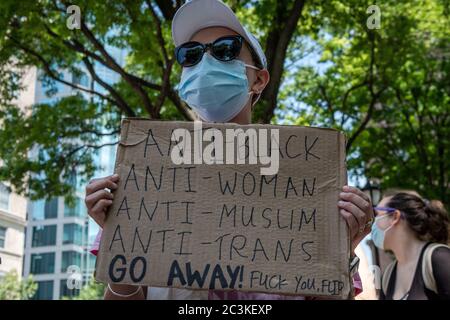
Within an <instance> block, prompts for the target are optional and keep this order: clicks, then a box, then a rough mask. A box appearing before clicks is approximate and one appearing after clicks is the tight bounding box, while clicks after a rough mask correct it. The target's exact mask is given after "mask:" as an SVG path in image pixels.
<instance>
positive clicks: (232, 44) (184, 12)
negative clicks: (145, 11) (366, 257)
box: [85, 0, 373, 299]
mask: <svg viewBox="0 0 450 320" xmlns="http://www.w3.org/2000/svg"><path fill="white" fill-rule="evenodd" d="M172 37H173V40H174V42H175V46H176V51H175V54H176V58H177V62H178V63H179V64H180V65H181V66H182V68H183V69H182V74H181V81H180V83H179V85H178V93H179V95H180V97H181V99H183V100H184V101H185V102H186V103H187V104H188V105H189V106H190V107H191V108H192V110H193V111H195V112H196V113H197V115H198V116H199V118H200V119H201V120H203V121H207V122H234V123H238V124H249V123H251V112H252V108H253V106H254V105H255V104H256V102H257V101H258V99H259V97H260V95H261V92H262V91H263V89H264V88H265V87H266V85H267V84H268V82H269V72H268V71H267V61H266V57H265V55H264V51H263V50H262V48H261V46H260V44H259V42H258V41H257V40H256V38H255V37H254V36H253V35H252V34H251V33H250V32H249V31H248V30H247V29H246V28H244V27H243V26H242V25H241V23H240V22H239V20H238V19H237V17H236V16H235V14H234V13H233V11H232V10H231V9H230V8H229V7H228V6H226V5H225V4H224V3H222V2H221V1H218V0H194V1H190V2H187V3H186V4H184V5H183V6H182V7H180V9H178V11H177V12H176V14H175V16H174V18H173V21H172ZM117 181H118V176H117V175H113V176H110V177H105V178H101V179H94V180H92V181H91V182H90V183H89V184H88V186H87V188H86V198H85V202H86V206H87V208H88V213H89V215H90V216H91V217H92V218H93V219H94V220H95V221H96V222H97V223H98V224H99V225H100V227H102V226H103V222H104V219H105V212H106V209H107V208H108V207H109V206H110V205H111V204H112V199H113V195H112V193H110V192H109V191H107V190H105V189H106V188H108V189H109V190H114V189H116V188H117V184H116V183H117ZM336 206H337V208H338V207H339V208H340V213H341V215H342V217H343V219H345V221H346V222H347V224H348V226H349V234H350V237H351V239H352V250H354V249H355V247H356V246H357V245H358V243H359V242H360V241H361V240H362V239H363V238H364V237H365V236H366V235H367V234H368V233H369V232H370V227H371V224H372V221H373V210H372V206H371V204H370V199H369V198H368V197H367V196H366V195H365V194H364V193H363V192H362V191H361V190H359V189H357V188H353V187H348V186H345V187H344V188H343V190H342V193H341V196H340V201H339V203H337V204H336ZM99 237H100V235H99V236H98V237H97V238H98V239H99ZM94 252H95V250H94ZM354 261H357V257H356V256H354V257H353V262H354ZM352 265H357V264H355V263H353V264H352ZM354 279H355V281H354V285H355V288H356V293H357V292H358V290H360V289H361V282H360V281H359V278H358V276H357V275H356V277H355V278H354ZM285 297H287V296H276V295H269V294H245V293H241V292H232V293H229V292H228V293H225V292H219V291H214V292H209V294H208V292H207V291H199V290H185V289H175V288H143V287H137V288H136V287H135V286H130V285H117V284H110V285H109V286H108V290H107V291H106V293H105V299H145V298H149V299H196V298H197V299H208V298H209V299H214V298H219V299H283V298H285ZM291 298H292V297H291ZM294 298H296V299H303V297H299V296H297V297H294Z"/></svg>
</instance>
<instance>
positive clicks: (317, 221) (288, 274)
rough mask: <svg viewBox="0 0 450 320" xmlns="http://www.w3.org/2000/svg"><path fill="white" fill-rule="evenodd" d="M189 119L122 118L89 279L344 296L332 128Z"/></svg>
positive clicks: (345, 247)
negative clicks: (110, 194) (113, 181)
mask: <svg viewBox="0 0 450 320" xmlns="http://www.w3.org/2000/svg"><path fill="white" fill-rule="evenodd" d="M200 125H201V126H202V128H201V129H202V131H199V130H198V126H199V123H193V122H168V121H151V120H147V119H125V120H124V121H123V122H122V130H121V141H120V144H119V146H118V150H117V159H116V166H115V172H116V173H118V174H119V175H120V181H119V183H118V189H117V190H116V191H115V192H114V201H113V204H112V205H111V207H110V209H109V210H108V214H107V220H106V223H105V226H104V230H103V235H102V239H101V245H100V251H99V254H98V257H97V265H96V278H97V280H99V281H102V282H109V283H121V284H141V285H148V286H155V287H176V288H187V289H215V290H242V291H248V292H267V293H276V294H288V295H293V294H294V295H306V296H335V297H337V298H347V297H348V296H349V294H350V292H351V289H352V288H351V281H350V275H349V259H350V240H349V238H348V234H347V226H346V223H345V221H344V220H343V218H342V217H341V216H340V214H339V210H338V207H337V202H338V197H339V192H340V190H341V188H342V186H343V185H345V184H346V182H347V181H346V179H347V178H346V177H347V173H346V163H345V137H344V135H343V134H342V133H340V132H338V131H335V130H331V129H319V128H310V127H298V126H274V125H257V124H255V125H246V126H242V125H237V124H211V123H203V124H200ZM239 129H241V130H239ZM233 132H234V134H235V136H234V137H236V139H232V138H233V136H231V138H230V136H229V134H233ZM236 132H238V133H239V132H240V133H241V134H242V133H244V137H245V139H241V138H242V135H238V134H236ZM237 137H239V139H241V140H240V141H241V144H239V143H238V142H237V141H238V140H239V139H238V138H237ZM274 138H276V139H274ZM277 139H278V141H276V140H277ZM233 140H234V141H233ZM266 142H267V144H268V146H269V147H268V150H262V149H263V148H262V149H261V146H263V147H264V145H266ZM258 148H259V150H257V149H258ZM191 149H192V150H191ZM174 155H175V156H176V155H178V156H179V157H178V158H176V157H175V156H174ZM239 157H240V158H239ZM277 158H278V160H277ZM180 159H181V160H184V162H183V163H180ZM233 159H234V162H233ZM243 160H246V161H243ZM276 161H278V163H275V162H276ZM242 162H246V163H245V164H243V163H242ZM249 163H250V164H249ZM269 167H271V168H269ZM264 172H266V173H267V172H269V173H272V174H270V175H267V174H266V175H265V174H264ZM274 172H276V173H274Z"/></svg>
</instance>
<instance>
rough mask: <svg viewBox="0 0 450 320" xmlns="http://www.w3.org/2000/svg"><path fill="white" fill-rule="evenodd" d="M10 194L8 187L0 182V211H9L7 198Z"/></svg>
mask: <svg viewBox="0 0 450 320" xmlns="http://www.w3.org/2000/svg"><path fill="white" fill-rule="evenodd" d="M10 194H11V192H10V191H9V189H8V187H7V186H6V185H5V184H3V183H1V182H0V209H3V210H6V211H9V196H10Z"/></svg>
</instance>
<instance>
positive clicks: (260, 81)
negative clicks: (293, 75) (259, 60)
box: [251, 69, 270, 94]
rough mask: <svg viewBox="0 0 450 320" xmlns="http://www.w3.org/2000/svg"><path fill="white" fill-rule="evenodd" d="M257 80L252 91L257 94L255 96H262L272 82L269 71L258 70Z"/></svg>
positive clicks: (256, 73)
mask: <svg viewBox="0 0 450 320" xmlns="http://www.w3.org/2000/svg"><path fill="white" fill-rule="evenodd" d="M255 75H256V77H255V78H256V79H255V82H253V85H252V88H251V90H252V91H253V92H255V94H261V92H262V91H263V90H264V88H265V87H266V86H267V84H268V83H269V80H270V74H269V71H267V69H262V70H258V71H256V72H255Z"/></svg>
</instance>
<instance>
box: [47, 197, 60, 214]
mask: <svg viewBox="0 0 450 320" xmlns="http://www.w3.org/2000/svg"><path fill="white" fill-rule="evenodd" d="M44 215H45V219H52V218H56V217H57V216H58V198H53V199H51V200H46V201H45V206H44Z"/></svg>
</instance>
